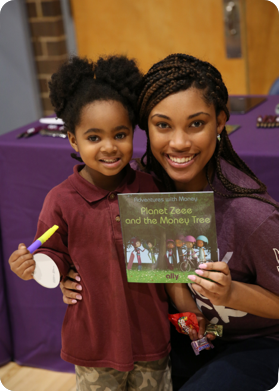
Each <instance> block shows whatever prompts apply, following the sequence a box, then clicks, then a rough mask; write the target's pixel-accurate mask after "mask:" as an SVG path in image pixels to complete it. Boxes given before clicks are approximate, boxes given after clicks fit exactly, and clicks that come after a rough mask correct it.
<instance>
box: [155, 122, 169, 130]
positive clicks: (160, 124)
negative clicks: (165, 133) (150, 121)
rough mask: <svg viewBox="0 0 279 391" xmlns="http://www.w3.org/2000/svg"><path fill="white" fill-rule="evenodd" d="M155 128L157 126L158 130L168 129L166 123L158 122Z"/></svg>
mask: <svg viewBox="0 0 279 391" xmlns="http://www.w3.org/2000/svg"><path fill="white" fill-rule="evenodd" d="M157 126H158V128H160V129H167V128H169V127H170V126H169V124H167V123H166V122H159V123H158V124H157Z"/></svg>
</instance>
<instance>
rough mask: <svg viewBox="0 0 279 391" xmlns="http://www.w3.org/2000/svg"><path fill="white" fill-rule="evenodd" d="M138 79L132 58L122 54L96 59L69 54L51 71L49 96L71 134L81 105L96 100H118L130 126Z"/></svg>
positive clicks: (135, 111) (138, 72)
mask: <svg viewBox="0 0 279 391" xmlns="http://www.w3.org/2000/svg"><path fill="white" fill-rule="evenodd" d="M141 80H142V74H141V72H140V71H139V69H138V67H137V65H136V62H135V60H133V59H128V58H127V57H125V56H122V55H119V56H108V57H100V58H99V59H98V61H97V62H93V61H90V60H88V59H87V58H80V57H78V56H73V57H71V58H70V59H69V60H68V61H66V62H65V63H64V64H63V65H62V66H61V67H60V68H59V70H58V71H57V72H56V73H54V74H53V75H52V77H51V81H50V82H49V88H50V100H51V103H52V105H53V107H54V111H55V113H56V115H57V116H58V117H59V118H62V119H63V121H64V123H65V128H66V130H68V131H70V132H71V133H73V134H74V133H75V127H76V125H78V124H79V122H80V115H81V110H82V109H83V107H85V106H86V105H87V104H89V103H92V102H94V101H97V100H99V101H100V100H114V101H118V102H120V103H122V104H123V106H124V107H125V108H126V109H127V111H128V114H129V118H130V121H131V123H132V126H133V128H134V127H135V125H136V123H137V100H138V91H139V83H140V82H141Z"/></svg>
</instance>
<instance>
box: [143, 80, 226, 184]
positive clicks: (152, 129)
mask: <svg viewBox="0 0 279 391" xmlns="http://www.w3.org/2000/svg"><path fill="white" fill-rule="evenodd" d="M225 123H226V115H225V113H224V112H221V113H220V114H219V116H218V117H217V118H216V112H215V108H214V105H213V104H210V105H209V104H208V103H206V102H205V100H204V97H203V95H202V91H199V90H197V89H195V88H189V89H188V90H185V91H179V92H177V93H175V94H172V95H169V96H168V97H167V98H165V99H163V100H162V101H161V102H159V103H158V104H157V105H156V106H155V107H154V108H153V109H152V111H151V113H150V115H149V118H148V129H149V137H150V145H151V151H152V153H153V155H154V157H155V158H156V160H157V161H158V162H159V163H160V164H161V166H162V167H163V168H164V169H165V171H166V172H167V174H168V175H169V176H170V178H171V179H172V180H173V181H174V183H175V186H176V189H177V190H179V191H200V190H202V189H203V188H204V187H205V186H206V184H207V179H206V174H205V166H206V164H207V163H208V162H209V160H210V159H211V157H212V155H213V153H214V150H215V147H216V140H217V135H218V134H220V133H221V131H222V130H223V128H224V126H225Z"/></svg>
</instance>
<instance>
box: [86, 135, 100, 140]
mask: <svg viewBox="0 0 279 391" xmlns="http://www.w3.org/2000/svg"><path fill="white" fill-rule="evenodd" d="M88 140H89V141H99V137H98V136H89V137H88Z"/></svg>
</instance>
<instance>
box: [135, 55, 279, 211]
mask: <svg viewBox="0 0 279 391" xmlns="http://www.w3.org/2000/svg"><path fill="white" fill-rule="evenodd" d="M191 87H192V88H196V89H198V90H200V91H201V92H202V94H203V98H204V100H205V102H206V103H207V104H209V105H210V104H213V105H214V107H215V112H216V116H218V115H219V113H220V112H221V111H224V112H225V114H226V116H227V120H228V119H229V117H230V113H229V111H228V108H227V102H228V90H227V88H226V86H225V84H224V82H223V80H222V76H221V74H220V72H219V71H218V70H217V69H216V68H215V67H214V66H213V65H211V64H209V63H208V62H205V61H201V60H199V59H197V58H195V57H192V56H189V55H186V54H171V55H169V56H167V57H166V58H165V59H164V60H162V61H159V62H158V63H156V64H154V65H153V66H152V67H151V68H150V70H149V71H148V72H147V73H146V75H145V76H144V77H143V79H142V82H141V92H140V95H139V99H138V112H139V126H140V128H141V129H143V130H144V131H145V132H146V134H147V147H146V152H145V154H144V156H143V157H142V160H141V162H142V164H143V165H144V166H145V167H146V170H147V171H153V172H154V173H155V174H156V175H157V176H158V178H159V179H161V180H162V182H163V183H164V185H165V187H166V190H168V191H174V190H175V186H174V182H173V181H172V179H171V178H170V177H169V176H168V174H167V172H166V171H165V170H164V169H163V168H162V166H161V165H160V164H159V163H158V161H157V160H156V159H155V157H154V156H153V154H152V151H151V148H150V141H149V133H148V117H149V114H150V112H151V111H152V109H153V108H154V107H155V106H156V105H157V104H158V103H159V102H160V101H162V100H163V99H165V98H166V97H168V96H169V95H171V94H174V93H176V92H179V91H183V90H187V89H189V88H191ZM220 136H221V137H220V142H217V145H216V149H215V152H214V155H213V157H212V158H211V160H210V162H209V163H208V164H207V166H206V176H207V180H208V183H209V185H210V187H211V188H212V190H213V191H214V192H215V193H217V194H219V195H221V196H223V197H227V198H236V197H250V198H255V199H259V200H260V201H263V202H266V203H268V204H271V205H273V206H275V207H277V208H278V205H276V204H274V203H272V202H271V201H268V200H267V199H266V198H264V197H261V196H258V195H255V194H264V193H265V192H266V186H265V185H264V184H263V183H262V182H261V181H260V180H259V179H258V178H257V176H256V175H255V174H254V173H253V172H252V170H251V169H250V168H249V167H248V166H247V165H246V164H245V163H244V161H243V160H242V159H241V158H240V157H239V156H238V155H237V153H236V152H235V151H234V149H233V147H232V144H231V142H230V140H229V137H228V134H227V132H226V129H225V127H224V129H223V130H222V132H221V135H220ZM221 158H223V159H225V160H226V161H227V162H229V163H230V164H231V165H233V166H234V167H236V168H237V169H239V170H241V171H242V172H244V173H245V174H246V175H248V176H249V177H250V178H252V179H253V180H254V181H255V182H256V183H257V184H258V185H259V187H258V188H257V189H253V188H244V187H241V186H237V185H235V184H234V183H232V182H230V181H229V180H228V179H227V178H226V177H225V176H224V174H223V172H222V167H221ZM210 163H214V167H215V170H216V174H217V176H218V178H219V179H220V181H221V183H222V184H223V186H224V187H225V189H226V190H228V193H226V194H225V193H224V194H223V193H220V192H219V191H217V190H216V189H215V187H214V186H213V184H212V181H211V179H210V178H209V173H208V171H209V164H210Z"/></svg>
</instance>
